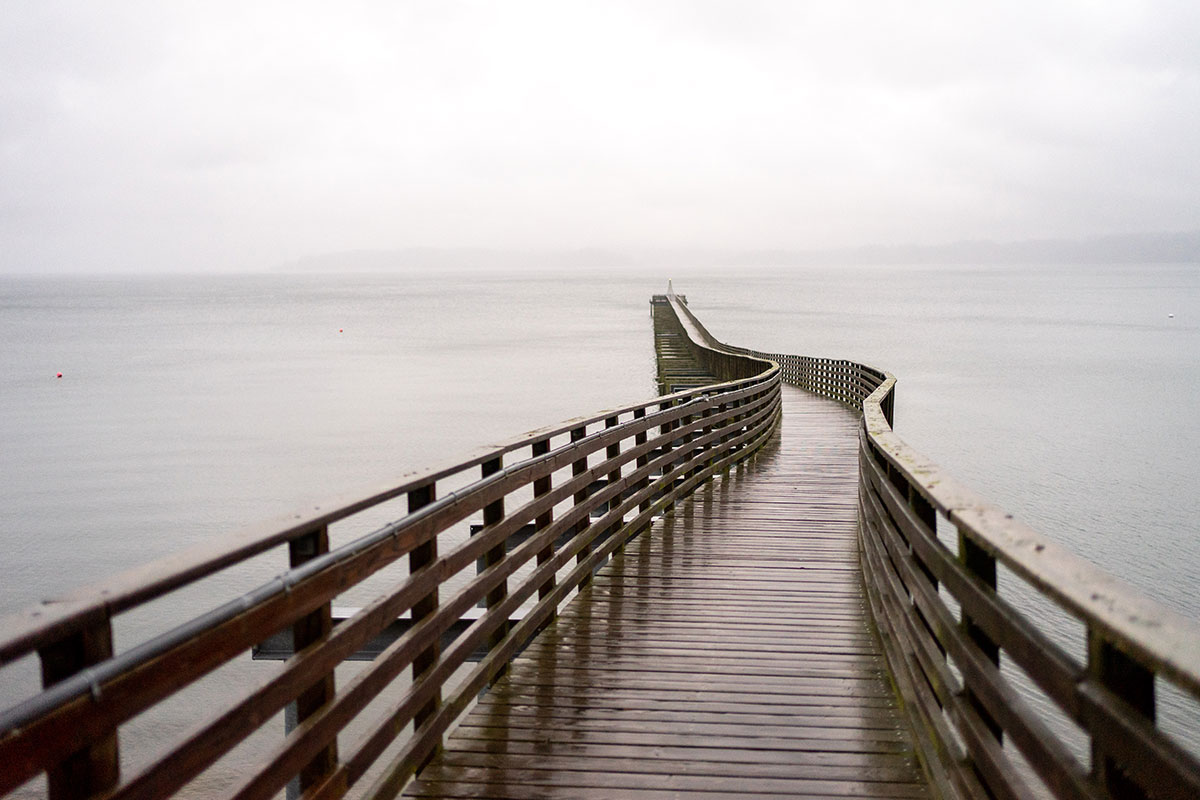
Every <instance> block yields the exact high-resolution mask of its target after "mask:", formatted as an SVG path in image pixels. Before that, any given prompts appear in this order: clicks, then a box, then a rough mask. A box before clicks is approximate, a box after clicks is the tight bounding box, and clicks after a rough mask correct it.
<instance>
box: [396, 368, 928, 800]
mask: <svg viewBox="0 0 1200 800" xmlns="http://www.w3.org/2000/svg"><path fill="white" fill-rule="evenodd" d="M857 433H858V420H857V418H856V416H855V415H854V414H852V413H851V412H849V411H848V410H847V409H846V408H845V407H843V406H841V405H839V404H838V403H835V402H833V401H831V400H825V399H823V398H820V397H816V396H814V395H812V394H809V393H806V392H802V391H800V390H798V389H793V388H791V387H786V388H785V389H784V400H783V416H782V419H781V421H780V432H779V435H778V436H777V437H776V438H775V439H773V440H772V441H771V442H770V443H768V444H767V445H765V446H764V447H763V449H762V450H760V451H759V453H758V454H757V455H756V456H755V457H754V459H753V460H751V461H749V462H747V465H746V467H745V468H744V469H740V468H739V469H738V470H737V472H736V473H735V474H734V475H733V476H731V477H726V478H725V479H723V480H720V481H718V482H717V485H716V486H715V487H714V486H713V485H712V484H710V485H709V486H708V488H707V489H705V490H704V491H702V492H698V493H697V494H695V495H693V496H692V498H691V499H689V500H687V501H685V502H684V503H683V504H681V505H680V506H678V507H677V508H676V510H675V513H674V514H673V515H672V516H669V517H667V518H665V519H663V520H661V521H660V522H658V523H656V524H655V525H654V527H653V528H652V529H651V530H650V531H649V532H647V533H646V534H643V535H642V536H640V537H639V538H638V539H636V540H635V541H634V542H632V543H631V544H630V545H629V546H628V547H627V548H626V550H625V551H624V552H623V553H621V554H620V555H618V556H616V557H615V558H614V559H613V560H612V562H610V563H609V565H608V566H606V567H605V568H604V570H603V571H601V572H600V574H599V575H597V576H596V578H595V580H594V581H593V582H592V585H591V586H590V587H588V588H587V589H585V590H584V591H583V592H581V593H580V595H579V596H578V597H577V598H576V599H575V601H574V602H572V603H571V604H570V605H569V606H567V608H566V609H564V611H563V612H562V614H561V615H560V616H559V618H558V619H557V620H556V621H555V622H554V623H552V624H551V625H550V626H549V627H548V628H546V630H544V631H543V632H542V633H541V634H540V635H539V636H538V637H537V638H536V639H534V641H533V643H532V644H531V645H530V646H529V647H528V648H526V650H525V651H524V653H522V654H521V655H520V656H519V657H518V658H517V659H516V660H515V661H514V662H513V664H512V666H511V668H510V669H509V670H508V672H507V673H506V675H505V676H504V677H503V678H502V679H501V680H500V681H499V682H497V683H496V684H495V685H494V686H493V687H492V688H491V689H490V690H489V691H488V692H487V693H486V694H485V695H484V696H483V697H482V698H481V699H480V702H479V705H477V706H476V708H475V710H474V711H472V712H471V713H470V714H469V715H468V716H467V717H466V719H465V720H464V721H463V722H462V724H461V725H460V726H459V727H458V729H457V730H456V731H455V732H454V733H453V734H452V735H451V736H450V737H449V738H448V740H447V742H446V745H445V749H444V750H443V752H442V753H441V754H440V755H439V756H438V757H437V758H436V759H435V760H434V761H433V763H431V764H430V765H429V766H427V767H425V768H424V769H423V770H422V771H421V774H420V776H419V779H418V780H416V781H414V782H413V783H412V784H411V785H410V787H409V788H408V790H407V791H406V792H405V795H406V796H409V797H446V798H450V797H454V798H468V797H479V798H485V797H486V798H511V799H512V800H523V799H524V798H534V797H544V798H551V797H622V798H657V797H681V798H682V797H728V798H752V797H755V798H756V797H769V796H783V797H814V798H815V797H927V796H928V790H927V788H926V787H925V785H924V780H923V777H922V776H921V774H920V770H919V767H918V766H917V764H916V760H915V757H914V755H913V752H912V744H911V742H910V741H909V737H908V734H907V728H906V726H905V724H904V721H903V719H902V717H901V715H900V714H899V712H898V711H897V710H896V703H895V699H894V696H893V693H892V690H891V687H890V685H889V683H888V679H887V671H886V665H885V663H884V659H883V654H882V652H881V650H880V648H879V644H878V641H877V640H876V638H875V637H874V636H873V635H872V633H871V630H870V627H869V622H868V614H867V605H866V598H865V595H864V592H863V586H862V576H861V574H860V573H859V569H858V544H857V523H856V519H857V517H856V508H857V490H858V445H857Z"/></svg>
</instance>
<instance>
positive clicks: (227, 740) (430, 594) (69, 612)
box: [0, 343, 781, 800]
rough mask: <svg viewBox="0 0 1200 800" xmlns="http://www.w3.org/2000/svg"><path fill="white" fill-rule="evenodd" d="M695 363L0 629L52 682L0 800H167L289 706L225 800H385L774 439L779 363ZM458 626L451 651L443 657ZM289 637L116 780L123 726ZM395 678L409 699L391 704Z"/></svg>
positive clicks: (9, 660)
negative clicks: (137, 637)
mask: <svg viewBox="0 0 1200 800" xmlns="http://www.w3.org/2000/svg"><path fill="white" fill-rule="evenodd" d="M692 346H693V347H695V348H696V353H697V357H698V358H700V359H702V360H704V361H705V363H708V364H710V365H712V369H713V372H714V374H716V375H718V376H719V377H720V378H722V379H723V380H724V382H722V383H717V384H713V385H710V386H705V387H701V388H696V389H689V390H686V391H681V392H677V393H675V394H671V395H666V396H664V397H660V398H657V399H655V400H653V401H650V402H647V403H640V404H636V405H631V406H625V407H623V408H619V409H614V410H611V411H606V412H603V413H601V414H597V415H593V416H590V417H586V418H581V419H576V420H572V421H570V422H568V423H564V424H562V425H559V426H555V427H551V428H546V429H543V430H540V431H536V432H534V433H530V434H526V435H524V436H522V437H520V438H518V439H516V440H514V441H512V442H509V443H507V444H504V445H501V446H498V447H494V448H490V449H488V450H486V451H483V452H481V453H479V454H477V455H475V456H473V457H471V458H469V459H467V460H465V461H457V462H454V463H452V464H449V465H447V466H443V467H439V468H435V469H430V470H426V471H423V472H419V473H413V474H411V475H408V476H405V477H404V478H403V479H402V480H400V482H398V483H396V484H393V485H390V486H386V487H383V488H380V489H377V490H373V491H369V492H364V493H363V494H362V495H360V496H356V497H353V498H352V499H349V500H343V501H338V502H335V503H333V504H330V505H327V506H322V507H320V508H318V509H316V510H314V511H312V512H310V513H304V514H298V515H295V516H293V517H291V518H288V519H285V520H283V521H280V522H278V523H275V524H270V525H263V526H259V527H256V528H252V529H249V530H247V531H243V532H240V533H238V534H236V535H233V536H229V537H226V538H222V539H220V540H217V541H214V542H212V543H210V544H206V545H204V546H202V547H199V548H196V549H193V550H190V551H187V552H185V553H182V554H180V555H176V556H172V557H170V558H167V559H165V560H163V561H160V562H157V563H155V564H152V565H150V566H147V567H144V568H140V569H135V570H133V571H131V572H129V573H126V574H125V575H122V576H120V577H118V578H115V579H113V580H110V581H106V582H104V583H102V584H100V585H99V586H96V587H92V588H90V589H87V590H84V591H80V592H77V593H74V594H71V595H68V596H65V597H62V598H58V599H55V600H52V601H47V602H44V603H42V604H40V605H38V606H36V607H34V608H31V609H29V610H27V611H25V612H23V613H20V614H17V615H15V616H12V617H9V618H7V619H4V620H0V667H8V666H11V665H13V664H14V663H15V662H18V661H20V660H21V659H24V658H28V657H30V656H32V655H34V654H36V657H37V658H38V659H39V661H40V663H41V669H42V679H43V688H41V689H40V690H39V691H36V692H33V693H31V694H30V695H29V696H28V697H26V698H25V699H24V700H23V701H21V702H19V703H18V704H16V705H14V706H12V707H10V708H8V709H6V710H4V711H2V712H0V794H3V793H7V792H9V791H12V790H13V789H15V788H17V787H20V786H22V785H23V784H25V783H26V782H28V781H29V780H31V779H32V778H34V777H35V776H37V775H39V774H42V773H45V774H46V776H47V781H48V793H49V795H50V796H51V797H52V798H55V800H57V799H58V798H83V797H89V798H92V797H96V798H110V799H115V798H158V797H166V796H169V795H171V794H173V793H174V792H176V791H178V790H179V789H180V788H182V787H184V786H185V785H186V784H188V783H189V782H190V781H192V780H193V779H195V778H196V777H197V776H199V775H201V774H202V773H204V772H205V771H206V770H208V769H209V768H210V767H211V766H213V765H214V764H215V763H216V762H217V761H219V760H220V759H221V758H223V757H224V756H225V755H226V754H228V753H229V752H230V751H231V750H232V749H233V748H235V747H236V746H237V745H238V744H239V743H241V742H243V741H245V740H246V739H247V738H248V737H250V736H251V735H252V734H254V733H255V732H256V731H257V730H258V729H259V728H260V727H261V726H262V725H263V724H264V723H265V722H266V721H268V720H270V719H271V718H272V717H273V715H275V714H277V713H278V712H279V711H281V710H283V709H284V708H285V707H287V706H288V705H289V704H294V705H295V709H296V717H297V724H296V725H295V727H294V728H293V729H292V730H290V732H289V733H287V734H286V735H285V736H284V737H283V738H282V739H281V740H280V741H279V743H278V744H277V745H276V746H275V747H274V748H273V749H272V750H271V751H270V752H269V753H268V755H267V757H266V758H265V759H264V760H262V761H261V762H259V763H257V764H254V765H252V766H251V767H250V768H249V769H248V772H247V773H246V774H245V777H244V779H243V781H242V783H241V784H240V785H239V786H237V787H235V788H234V789H233V790H232V791H231V792H230V795H231V796H233V797H237V798H271V797H274V796H275V795H276V794H277V793H278V792H279V791H280V790H281V789H282V788H283V787H284V786H285V785H287V784H288V783H289V781H292V780H293V779H295V778H297V776H298V778H299V788H300V791H302V792H303V794H304V797H306V798H318V797H320V798H332V797H340V796H342V795H344V794H345V793H346V792H347V791H349V790H350V789H351V788H352V787H355V788H356V792H357V791H358V789H361V788H362V786H360V784H362V782H363V780H364V778H368V777H369V778H370V781H369V782H368V784H367V785H366V788H365V791H363V792H362V793H361V795H362V796H364V797H380V798H382V797H392V796H395V795H396V794H397V793H398V792H399V791H400V789H401V788H402V787H403V785H404V783H405V781H406V780H407V779H408V778H409V777H410V776H411V775H412V774H413V773H414V772H415V771H416V770H417V769H418V768H419V767H420V765H421V764H422V763H423V762H424V761H425V760H427V759H428V758H429V757H430V756H431V754H433V753H434V752H435V751H436V750H437V749H438V748H439V747H440V743H441V741H442V737H443V734H444V733H445V732H446V730H447V729H448V728H449V727H450V726H451V725H452V724H453V723H454V721H455V720H456V719H457V718H458V717H459V716H460V715H461V714H462V713H463V712H464V710H465V709H466V708H467V707H468V706H469V705H470V703H471V702H472V701H473V699H474V698H475V697H476V696H477V694H478V693H479V691H480V690H481V689H483V688H485V687H486V686H487V685H489V683H490V682H492V681H494V680H495V679H496V677H497V676H498V675H500V674H501V673H502V672H503V670H504V667H505V665H506V663H507V662H508V661H509V660H510V659H511V658H512V657H513V656H514V655H515V654H517V653H518V652H519V651H520V650H521V648H522V647H523V646H524V645H525V644H526V643H527V642H528V641H529V639H530V638H531V637H532V636H533V635H534V634H535V633H536V632H537V631H538V630H539V629H540V628H541V627H543V626H544V625H545V624H547V622H548V621H550V620H551V619H553V617H554V616H555V614H556V613H557V611H558V609H559V608H560V607H561V604H562V603H563V602H564V601H566V600H567V599H569V597H570V596H571V594H572V593H573V592H574V591H576V590H577V589H579V588H580V587H582V586H584V585H586V584H587V583H588V581H589V580H590V578H591V576H592V574H593V572H594V571H595V570H596V569H597V568H599V566H601V565H602V564H603V563H604V562H605V560H606V559H608V558H609V557H610V556H611V554H612V553H614V552H615V551H617V550H618V549H619V548H620V547H622V546H623V544H624V543H625V542H626V541H627V540H628V539H629V538H630V537H632V536H635V535H637V534H638V533H639V532H641V531H643V530H645V529H646V528H647V527H649V525H650V524H651V521H652V520H653V519H654V518H655V517H656V516H658V515H660V514H662V513H663V512H665V511H667V510H669V509H670V508H671V507H672V506H673V505H674V503H675V502H676V501H678V500H679V499H680V498H682V497H685V496H686V495H688V494H689V493H690V492H692V491H693V490H695V488H696V487H698V486H699V485H701V484H702V483H704V482H705V481H707V480H708V479H709V478H711V477H712V476H713V475H714V474H716V473H719V472H721V471H722V470H724V469H727V468H728V467H729V466H730V465H732V464H734V463H736V462H738V461H740V460H742V459H744V458H746V457H748V456H749V455H750V454H751V453H753V452H754V451H755V450H756V449H757V448H758V447H759V446H760V445H761V444H762V443H763V442H764V441H766V439H767V438H768V437H769V436H770V434H771V432H772V431H773V430H774V426H775V423H776V420H777V419H778V415H779V411H780V389H779V384H780V380H781V377H780V376H781V371H780V368H779V366H778V365H777V364H774V363H772V362H771V361H770V360H769V359H759V358H755V357H750V356H746V355H731V354H729V353H725V352H718V351H715V350H709V349H708V348H706V347H705V346H703V345H701V344H697V343H692ZM462 484H465V485H462ZM450 485H454V486H457V487H458V488H454V489H453V490H448V489H447V488H446V487H448V486H450ZM393 500H407V511H406V512H405V513H403V514H402V515H401V516H400V518H399V519H397V520H395V521H394V522H391V523H388V524H386V525H383V526H382V527H379V528H377V529H376V530H374V531H373V532H372V533H370V534H368V535H365V536H361V537H359V538H356V539H354V540H353V541H350V542H348V543H346V544H344V545H341V546H337V547H331V546H330V537H329V527H330V525H331V524H333V523H335V522H339V521H342V520H347V519H353V518H354V517H355V515H357V514H360V513H362V512H365V511H368V510H374V509H377V508H378V507H379V506H380V505H381V504H383V503H386V502H388V501H393ZM473 515H481V516H482V525H481V526H479V527H478V528H477V530H476V531H475V532H474V534H473V535H470V536H469V537H461V536H459V537H458V538H455V537H454V536H451V535H450V534H451V532H452V530H455V526H459V527H460V528H461V527H462V526H463V525H464V524H465V523H466V522H467V521H468V520H469V518H471V517H472V516H473ZM531 525H532V526H533V532H532V534H531V533H530V530H529V526H531ZM510 539H512V541H511V542H510V541H509V540H510ZM285 546H286V553H287V565H286V567H285V569H284V570H283V571H282V572H281V573H280V574H279V576H278V577H277V578H275V579H273V580H270V581H268V582H266V583H263V584H262V585H260V586H258V587H257V588H255V589H253V590H252V591H250V592H247V593H245V594H242V595H240V596H237V597H233V598H230V599H228V600H227V601H225V602H222V603H220V604H218V605H217V606H216V607H214V608H211V609H209V610H208V611H206V612H204V613H202V614H199V615H197V616H195V617H194V618H192V619H190V620H188V621H187V622H184V623H183V624H181V625H178V626H177V627H174V628H172V629H171V630H168V631H167V632H165V633H162V634H159V635H156V636H153V637H151V638H148V639H146V640H145V641H141V642H138V643H136V644H134V645H133V646H131V647H129V648H127V649H123V650H120V651H117V649H116V648H114V646H113V621H114V619H115V618H118V617H119V616H120V615H122V614H124V613H126V612H130V611H133V610H135V609H142V608H145V607H146V605H147V603H149V602H151V601H153V600H155V599H156V598H161V597H167V596H173V593H175V592H178V591H179V590H182V589H186V588H187V587H190V586H192V585H193V584H195V583H196V582H197V581H200V580H201V579H205V578H208V577H210V576H213V575H216V574H218V573H221V572H222V571H224V570H227V569H229V568H231V567H234V566H237V565H241V564H244V563H245V562H247V561H248V560H249V559H251V558H253V557H256V556H260V555H261V554H266V553H269V552H271V551H274V550H275V549H276V548H278V549H279V550H280V551H282V549H283V548H284V547H285ZM405 556H407V557H408V558H407V568H408V569H407V574H406V575H405V576H404V577H403V578H401V579H399V580H398V583H396V585H395V586H394V587H393V588H392V589H391V590H388V591H386V592H383V593H382V594H379V595H378V596H377V597H376V599H375V600H374V601H372V602H370V603H368V604H366V605H365V606H362V607H361V608H359V609H358V610H357V611H356V612H354V613H353V614H352V615H351V616H349V617H348V618H346V619H343V620H341V621H340V622H339V624H337V625H336V626H334V625H333V618H332V613H331V608H332V603H333V601H334V599H335V598H336V597H338V596H339V595H341V594H342V593H344V592H345V591H346V590H347V589H349V588H353V587H356V586H359V585H361V584H363V582H364V581H366V580H367V579H369V578H371V577H372V576H375V575H378V574H379V573H380V571H381V570H383V569H385V568H387V567H389V566H391V565H395V564H403V561H402V559H403V558H404V557H405ZM481 604H482V606H483V610H482V611H480V610H479V608H478V607H479V606H480V605H481ZM406 614H407V620H408V623H409V625H408V627H407V629H406V630H405V631H404V632H403V633H402V634H401V635H399V636H398V637H397V638H395V639H394V641H392V643H391V644H389V645H388V646H387V647H386V648H385V649H384V650H383V652H382V653H380V654H378V655H377V656H376V657H375V658H374V659H373V660H372V661H370V662H368V664H367V666H365V668H364V669H362V670H361V671H358V672H357V673H356V674H354V676H353V677H352V678H351V679H350V680H349V681H348V682H347V683H345V685H342V686H336V685H335V681H334V669H335V668H336V667H337V666H338V665H339V664H340V663H342V661H343V660H345V659H347V658H349V657H351V656H352V655H354V654H355V653H356V652H358V651H359V650H360V649H361V648H362V647H363V646H364V645H365V644H366V643H368V642H369V641H371V640H372V639H373V638H374V637H376V636H377V635H379V634H380V633H381V632H382V631H384V630H385V629H387V628H388V627H389V626H391V625H392V624H393V623H394V622H395V621H396V620H397V619H398V618H400V617H401V616H402V615H406ZM452 627H457V628H458V629H459V630H460V632H459V633H458V635H457V637H456V638H453V639H452V640H451V641H450V642H449V644H447V645H446V646H445V648H444V649H443V647H442V644H441V643H442V642H443V641H444V640H445V637H444V634H446V632H447V631H449V630H450V629H451V628H452ZM288 629H290V631H291V639H292V646H293V647H294V651H295V654H294V655H292V656H291V657H290V658H289V659H288V660H287V661H286V662H284V663H283V664H282V665H281V667H280V668H279V669H278V670H277V671H273V672H271V673H270V677H269V678H267V679H266V680H264V681H263V682H261V683H259V684H258V685H255V686H252V687H245V688H243V689H241V690H231V692H230V693H232V694H233V695H234V696H233V697H231V698H230V699H229V700H228V701H227V702H226V704H225V705H224V706H223V707H221V708H218V709H216V710H211V711H210V710H209V709H197V710H196V713H197V715H198V716H202V714H201V712H209V713H210V716H209V717H208V718H207V720H206V721H203V722H201V723H200V724H199V725H198V726H197V727H196V728H194V729H192V730H191V731H190V732H189V733H187V734H186V735H183V736H182V737H181V738H180V739H179V740H178V741H175V742H171V743H169V744H168V745H166V746H165V748H164V752H163V753H162V754H161V755H159V756H157V757H156V758H155V759H154V760H153V761H151V762H150V763H149V764H147V765H144V766H141V767H139V768H138V769H137V770H136V772H135V773H134V774H132V775H128V776H124V775H122V774H121V771H120V766H119V765H120V756H119V752H118V741H119V735H120V729H121V726H122V725H123V724H125V723H126V722H128V721H129V720H131V719H132V718H134V717H135V716H137V715H139V714H141V713H142V712H144V711H146V710H147V709H151V708H153V707H155V706H156V705H158V704H160V703H163V702H164V701H167V700H169V699H171V698H172V697H173V696H174V695H176V694H177V693H179V692H180V691H182V690H184V689H185V688H186V687H188V686H189V685H191V684H193V683H195V682H196V681H198V680H200V679H201V678H203V677H205V676H207V675H211V674H212V673H213V672H214V671H215V670H217V669H218V668H220V667H222V666H223V665H225V664H227V663H228V662H229V661H230V660H231V659H234V658H235V657H237V656H239V655H244V654H245V653H246V652H247V651H248V650H249V649H250V648H252V647H254V646H255V645H257V644H258V643H260V642H262V641H264V640H266V639H268V638H270V637H272V636H275V635H277V634H279V633H280V632H281V631H286V630H288ZM480 648H484V649H485V650H486V652H485V654H484V655H483V656H482V658H480V656H479V655H478V652H479V650H480ZM464 670H466V672H465V675H464V674H463V671H464ZM406 673H408V674H409V675H410V676H411V682H410V683H408V684H407V685H403V686H402V687H401V689H400V690H399V691H397V690H396V689H395V685H396V680H397V678H400V677H403V676H404V675H405V674H406ZM389 688H391V689H392V691H391V694H389V695H387V696H386V697H384V693H385V690H388V689H389ZM238 691H240V694H239V693H238ZM393 695H394V696H393ZM381 698H382V700H381ZM379 702H383V703H384V705H385V710H384V712H383V714H382V716H377V717H376V718H375V719H374V720H373V721H372V722H371V723H370V724H369V726H368V728H367V730H366V731H365V732H364V733H360V734H359V735H357V737H356V738H355V741H353V742H349V741H347V739H349V738H350V737H349V735H348V734H347V732H346V728H347V726H348V725H349V724H350V723H351V722H352V721H355V720H359V717H360V714H361V713H362V712H363V710H364V709H366V708H367V707H368V705H370V704H372V703H377V704H378V703H379ZM360 724H361V721H360ZM339 737H341V738H340V739H339ZM385 756H386V757H385Z"/></svg>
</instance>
